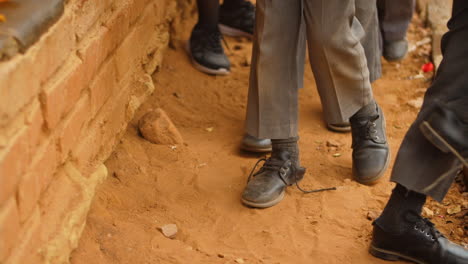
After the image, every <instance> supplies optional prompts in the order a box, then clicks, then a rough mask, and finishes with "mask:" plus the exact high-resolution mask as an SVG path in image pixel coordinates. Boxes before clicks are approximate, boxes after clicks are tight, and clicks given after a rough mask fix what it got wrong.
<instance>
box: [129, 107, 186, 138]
mask: <svg viewBox="0 0 468 264" xmlns="http://www.w3.org/2000/svg"><path fill="white" fill-rule="evenodd" d="M138 127H139V129H140V133H141V135H142V136H143V138H145V139H146V140H148V141H149V142H151V143H154V144H162V145H174V144H182V143H183V139H182V136H181V135H180V133H179V130H177V128H176V126H175V125H174V124H173V123H172V121H171V119H170V118H169V116H167V114H166V112H164V110H162V109H161V108H158V109H156V110H154V111H150V112H148V113H146V114H145V115H144V116H143V117H142V118H141V119H140V122H139V124H138Z"/></svg>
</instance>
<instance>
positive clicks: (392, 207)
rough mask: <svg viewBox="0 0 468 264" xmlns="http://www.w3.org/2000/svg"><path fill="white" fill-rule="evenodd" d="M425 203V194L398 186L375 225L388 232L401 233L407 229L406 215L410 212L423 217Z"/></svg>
mask: <svg viewBox="0 0 468 264" xmlns="http://www.w3.org/2000/svg"><path fill="white" fill-rule="evenodd" d="M425 202H426V196H425V195H424V194H420V193H417V192H414V191H411V190H408V189H406V188H405V187H404V186H403V185H400V184H397V185H396V187H395V188H394V189H393V192H392V195H391V196H390V199H389V201H388V203H387V205H386V206H385V208H384V210H383V212H382V214H381V215H380V217H379V218H377V219H376V221H375V223H376V224H377V225H378V226H379V227H380V228H382V229H384V230H385V231H387V232H396V233H400V232H402V231H403V230H404V229H405V228H406V227H407V222H406V221H405V218H404V217H405V215H406V214H407V213H408V212H409V211H411V212H413V213H414V214H417V215H421V211H422V207H423V206H424V203H425Z"/></svg>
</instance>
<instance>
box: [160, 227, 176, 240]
mask: <svg viewBox="0 0 468 264" xmlns="http://www.w3.org/2000/svg"><path fill="white" fill-rule="evenodd" d="M177 231H178V230H177V226H176V225H175V224H168V225H164V226H162V227H161V232H162V233H163V235H164V236H165V237H167V238H171V239H173V238H175V237H176V235H177Z"/></svg>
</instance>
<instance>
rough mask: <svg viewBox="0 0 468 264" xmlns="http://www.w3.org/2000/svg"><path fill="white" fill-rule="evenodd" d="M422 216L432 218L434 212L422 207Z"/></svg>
mask: <svg viewBox="0 0 468 264" xmlns="http://www.w3.org/2000/svg"><path fill="white" fill-rule="evenodd" d="M423 215H424V216H426V217H429V218H432V217H434V212H433V211H432V210H431V209H429V208H427V207H425V206H424V207H423Z"/></svg>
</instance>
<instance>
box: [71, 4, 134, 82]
mask: <svg viewBox="0 0 468 264" xmlns="http://www.w3.org/2000/svg"><path fill="white" fill-rule="evenodd" d="M128 10H129V9H128V6H127V5H123V6H121V7H120V9H117V10H116V11H115V12H114V13H113V14H112V16H111V17H110V18H109V20H108V21H107V22H105V24H104V25H101V26H99V27H98V28H97V29H96V31H95V32H94V35H93V36H89V38H87V39H85V40H83V43H81V44H80V45H81V46H80V48H79V49H78V54H79V56H80V58H81V59H82V60H83V64H84V65H85V69H84V71H83V73H82V74H83V79H84V82H90V81H91V79H93V77H94V76H95V74H96V72H97V71H98V69H99V68H100V66H101V64H102V63H103V62H104V60H105V59H106V58H107V57H108V56H109V54H111V53H112V52H113V51H114V50H115V48H116V47H117V46H118V45H119V44H120V43H121V42H122V40H123V39H124V38H125V36H126V35H127V33H128V31H129V21H128Z"/></svg>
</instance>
